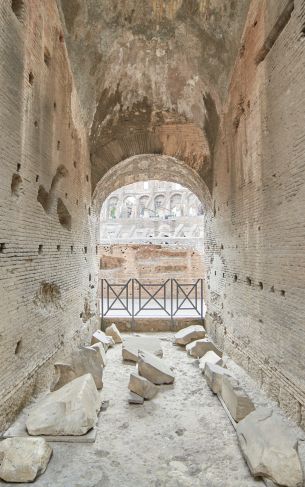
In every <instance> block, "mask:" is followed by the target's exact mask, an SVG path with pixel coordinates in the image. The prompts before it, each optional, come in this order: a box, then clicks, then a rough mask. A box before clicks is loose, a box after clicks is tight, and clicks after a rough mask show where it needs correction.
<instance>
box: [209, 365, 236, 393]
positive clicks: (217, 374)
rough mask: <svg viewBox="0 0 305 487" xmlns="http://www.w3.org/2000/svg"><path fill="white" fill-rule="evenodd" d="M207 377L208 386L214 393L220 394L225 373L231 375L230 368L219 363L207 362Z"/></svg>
mask: <svg viewBox="0 0 305 487" xmlns="http://www.w3.org/2000/svg"><path fill="white" fill-rule="evenodd" d="M204 375H205V379H206V381H207V384H208V386H209V387H210V388H211V389H212V391H213V392H214V394H219V393H220V392H221V389H222V380H223V377H224V375H231V374H230V372H229V371H228V369H225V368H224V367H220V366H219V365H215V364H212V363H211V362H206V364H205V370H204Z"/></svg>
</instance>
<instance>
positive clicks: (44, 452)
mask: <svg viewBox="0 0 305 487" xmlns="http://www.w3.org/2000/svg"><path fill="white" fill-rule="evenodd" d="M51 456H52V448H51V447H50V445H48V443H47V442H46V440H45V439H44V438H7V439H6V440H4V441H1V442H0V479H2V480H4V481H5V482H14V483H16V482H18V483H21V482H22V483H23V482H33V481H34V480H35V479H36V478H37V477H38V476H39V475H41V474H43V473H44V472H45V470H46V469H47V466H48V464H49V461H50V458H51Z"/></svg>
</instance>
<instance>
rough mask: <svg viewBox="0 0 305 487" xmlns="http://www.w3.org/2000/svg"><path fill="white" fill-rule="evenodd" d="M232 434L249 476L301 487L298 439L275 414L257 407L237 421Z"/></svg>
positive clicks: (301, 477)
mask: <svg viewBox="0 0 305 487" xmlns="http://www.w3.org/2000/svg"><path fill="white" fill-rule="evenodd" d="M236 433H237V437H238V441H239V444H240V447H241V450H242V452H243V455H244V457H245V459H246V462H247V464H248V466H249V469H250V471H251V473H252V475H254V476H255V477H266V478H268V479H271V480H272V481H273V482H275V483H276V484H279V485H283V486H286V487H301V486H303V471H302V467H301V462H300V458H299V455H298V438H297V437H296V436H295V434H293V432H291V430H290V429H289V427H288V425H286V424H285V423H284V422H283V420H282V418H281V417H280V416H279V415H278V414H276V413H274V412H273V411H272V410H270V409H267V408H258V409H256V411H254V412H252V413H250V414H248V416H247V417H246V418H245V419H243V420H242V421H240V423H239V424H238V425H237V429H236Z"/></svg>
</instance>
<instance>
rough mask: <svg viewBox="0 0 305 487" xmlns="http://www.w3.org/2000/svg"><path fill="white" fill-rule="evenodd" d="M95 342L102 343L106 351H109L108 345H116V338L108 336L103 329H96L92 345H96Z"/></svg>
mask: <svg viewBox="0 0 305 487" xmlns="http://www.w3.org/2000/svg"><path fill="white" fill-rule="evenodd" d="M95 343H102V345H103V347H104V349H105V352H107V350H108V347H113V346H114V340H113V338H112V337H110V336H107V335H106V334H105V333H104V332H103V331H101V330H96V331H95V332H94V333H93V335H92V338H91V345H94V344H95Z"/></svg>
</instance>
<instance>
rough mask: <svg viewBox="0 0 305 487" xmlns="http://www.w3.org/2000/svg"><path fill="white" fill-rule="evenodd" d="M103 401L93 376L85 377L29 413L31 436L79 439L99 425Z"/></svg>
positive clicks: (42, 402) (46, 397)
mask: <svg viewBox="0 0 305 487" xmlns="http://www.w3.org/2000/svg"><path fill="white" fill-rule="evenodd" d="M100 407H101V398H100V395H99V393H98V391H97V389H96V386H95V383H94V380H93V377H92V375H91V374H85V375H82V376H81V377H78V378H77V379H74V380H73V381H72V382H69V383H68V384H66V385H65V386H63V387H62V388H61V389H58V390H57V391H54V392H50V393H49V394H47V395H46V396H45V397H43V398H42V399H41V400H40V401H38V402H37V403H36V404H35V405H34V406H33V408H31V410H30V411H29V415H28V418H27V420H26V427H27V430H28V432H29V434H30V435H32V436H42V435H50V436H53V435H60V436H61V435H62V436H67V435H69V436H74V435H76V436H79V435H83V434H85V433H87V432H88V431H89V430H90V429H91V428H93V427H94V426H95V425H96V423H97V413H98V412H99V411H100Z"/></svg>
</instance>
